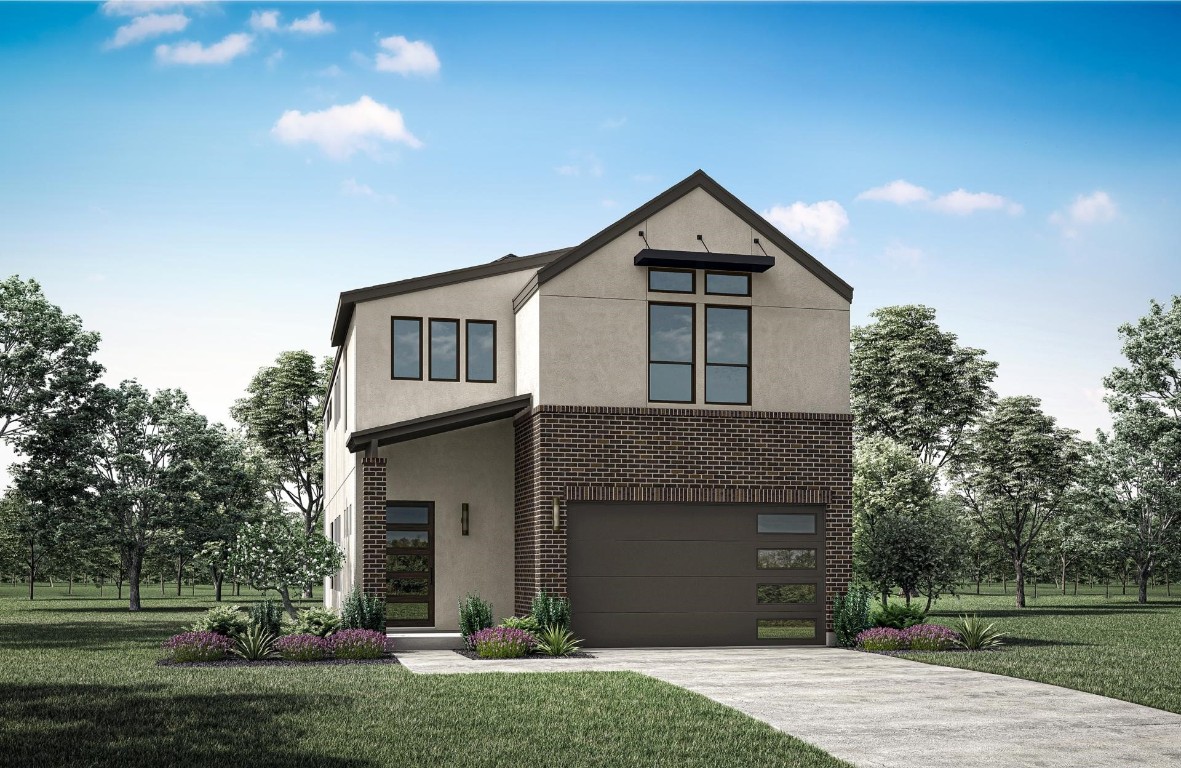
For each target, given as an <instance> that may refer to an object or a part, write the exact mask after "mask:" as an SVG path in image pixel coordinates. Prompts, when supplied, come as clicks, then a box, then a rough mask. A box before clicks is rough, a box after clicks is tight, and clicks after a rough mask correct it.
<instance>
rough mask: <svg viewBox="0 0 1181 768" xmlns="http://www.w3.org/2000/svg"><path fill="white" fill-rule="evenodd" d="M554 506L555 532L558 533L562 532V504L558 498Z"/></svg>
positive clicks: (555, 499)
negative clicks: (558, 531)
mask: <svg viewBox="0 0 1181 768" xmlns="http://www.w3.org/2000/svg"><path fill="white" fill-rule="evenodd" d="M553 505H554V530H555V531H557V530H560V529H561V527H562V502H560V501H558V497H557V496H555V497H554V500H553Z"/></svg>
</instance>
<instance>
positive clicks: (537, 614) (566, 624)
mask: <svg viewBox="0 0 1181 768" xmlns="http://www.w3.org/2000/svg"><path fill="white" fill-rule="evenodd" d="M530 615H531V616H532V617H533V620H534V621H536V622H537V626H539V627H542V628H544V627H559V628H561V629H570V601H569V600H567V599H566V598H564V597H550V596H549V595H547V594H546V593H545V590H544V589H543V590H541V591H540V592H538V593H537V596H536V597H534V598H533V610H532V611H531V612H530Z"/></svg>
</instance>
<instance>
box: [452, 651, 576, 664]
mask: <svg viewBox="0 0 1181 768" xmlns="http://www.w3.org/2000/svg"><path fill="white" fill-rule="evenodd" d="M454 650H455V652H456V653H458V654H459V655H460V656H466V657H467V658H469V659H471V660H473V661H528V660H529V659H541V660H542V661H561V660H562V659H593V658H594V655H593V654H590V653H585V652H583V651H578V652H577V653H570V654H567V655H565V656H546V655H545V654H543V653H530V654H529V655H527V656H520V657H518V658H515V659H482V658H480V656H479V654H477V653H476V652H475V651H469V650H467V649H466V648H456V649H454Z"/></svg>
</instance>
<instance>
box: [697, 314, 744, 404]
mask: <svg viewBox="0 0 1181 768" xmlns="http://www.w3.org/2000/svg"><path fill="white" fill-rule="evenodd" d="M705 402H707V403H718V404H735V405H749V404H750V307H732V306H725V307H721V306H706V308H705Z"/></svg>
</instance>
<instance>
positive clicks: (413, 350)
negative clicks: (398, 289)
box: [390, 317, 422, 379]
mask: <svg viewBox="0 0 1181 768" xmlns="http://www.w3.org/2000/svg"><path fill="white" fill-rule="evenodd" d="M391 324H392V328H391V343H392V346H393V362H392V364H391V371H390V378H394V379H421V378H422V318H421V317H395V318H393V319H392V320H391Z"/></svg>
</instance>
